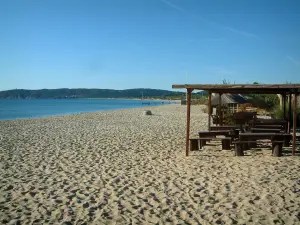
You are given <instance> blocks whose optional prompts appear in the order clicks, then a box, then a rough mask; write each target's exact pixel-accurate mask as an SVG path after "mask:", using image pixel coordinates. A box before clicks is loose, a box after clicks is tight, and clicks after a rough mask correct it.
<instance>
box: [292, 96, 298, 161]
mask: <svg viewBox="0 0 300 225" xmlns="http://www.w3.org/2000/svg"><path fill="white" fill-rule="evenodd" d="M296 128H297V92H296V91H295V94H294V117H293V155H295V154H296Z"/></svg>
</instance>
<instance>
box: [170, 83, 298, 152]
mask: <svg viewBox="0 0 300 225" xmlns="http://www.w3.org/2000/svg"><path fill="white" fill-rule="evenodd" d="M172 88H174V89H186V90H187V104H186V105H187V127H186V156H188V154H189V136H190V117H191V93H192V91H193V90H203V91H207V92H208V93H209V94H208V104H207V107H208V130H210V123H211V94H212V93H218V94H219V107H220V108H221V96H222V94H224V93H236V94H250V93H255V94H281V96H282V97H283V100H284V102H283V111H284V119H287V117H286V100H287V98H288V100H289V101H288V103H289V106H288V109H289V111H288V120H287V121H288V130H287V131H288V132H290V127H291V118H292V107H291V104H292V103H291V102H292V95H293V96H294V106H297V96H298V95H299V93H300V84H174V85H172ZM220 121H221V122H220V125H221V126H222V125H223V118H222V113H221V115H220ZM296 123H297V113H296V107H294V112H293V147H292V150H293V155H295V153H296V127H297V124H296Z"/></svg>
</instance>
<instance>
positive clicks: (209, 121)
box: [207, 92, 211, 130]
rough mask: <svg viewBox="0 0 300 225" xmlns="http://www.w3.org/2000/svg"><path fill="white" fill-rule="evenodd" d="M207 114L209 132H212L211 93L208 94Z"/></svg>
mask: <svg viewBox="0 0 300 225" xmlns="http://www.w3.org/2000/svg"><path fill="white" fill-rule="evenodd" d="M207 112H208V130H210V123H211V92H208V103H207Z"/></svg>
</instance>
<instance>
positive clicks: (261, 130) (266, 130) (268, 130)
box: [250, 127, 282, 133]
mask: <svg viewBox="0 0 300 225" xmlns="http://www.w3.org/2000/svg"><path fill="white" fill-rule="evenodd" d="M250 131H251V132H252V133H280V132H281V131H282V130H281V129H276V128H256V127H254V128H250Z"/></svg>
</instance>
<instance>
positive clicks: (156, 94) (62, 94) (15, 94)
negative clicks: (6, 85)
mask: <svg viewBox="0 0 300 225" xmlns="http://www.w3.org/2000/svg"><path fill="white" fill-rule="evenodd" d="M142 95H143V96H144V98H161V99H170V98H171V99H181V98H183V97H184V96H185V93H184V92H179V91H167V90H159V89H147V88H138V89H126V90H113V89H84V88H78V89H68V88H61V89H40V90H26V89H14V90H7V91H0V99H49V98H141V97H142ZM197 95H198V94H197Z"/></svg>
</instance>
